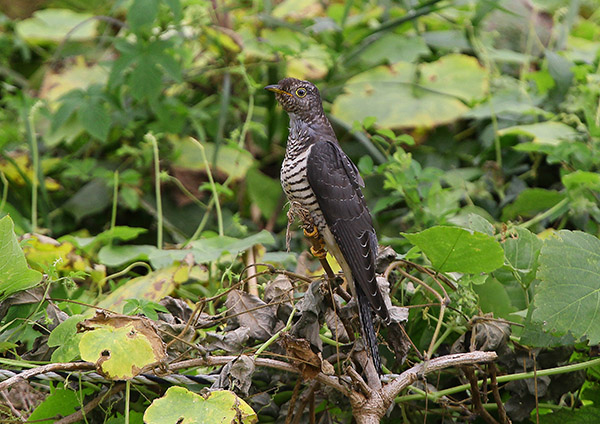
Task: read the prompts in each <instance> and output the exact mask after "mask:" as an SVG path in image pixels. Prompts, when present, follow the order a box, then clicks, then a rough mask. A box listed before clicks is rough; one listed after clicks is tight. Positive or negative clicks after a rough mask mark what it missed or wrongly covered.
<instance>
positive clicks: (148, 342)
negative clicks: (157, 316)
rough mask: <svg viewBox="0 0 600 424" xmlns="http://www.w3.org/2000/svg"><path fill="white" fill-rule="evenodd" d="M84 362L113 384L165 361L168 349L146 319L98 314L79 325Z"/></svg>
mask: <svg viewBox="0 0 600 424" xmlns="http://www.w3.org/2000/svg"><path fill="white" fill-rule="evenodd" d="M78 328H79V329H80V331H83V332H84V333H83V335H82V336H81V340H80V342H79V351H80V353H81V359H83V360H84V361H90V362H94V363H96V369H97V370H98V372H100V373H101V374H103V375H104V376H106V377H107V378H110V379H113V380H126V379H130V378H133V377H135V376H136V375H138V374H139V373H140V372H141V370H142V368H143V367H145V366H146V365H150V364H153V363H155V362H159V361H162V360H163V359H165V358H166V356H167V351H166V346H165V344H164V343H163V341H162V339H161V338H160V336H159V335H158V334H157V330H156V328H155V327H154V324H153V323H152V321H150V320H149V319H147V318H144V317H130V316H124V315H109V314H107V313H105V312H97V313H96V316H95V317H94V318H92V319H88V320H85V321H83V322H81V323H79V324H78Z"/></svg>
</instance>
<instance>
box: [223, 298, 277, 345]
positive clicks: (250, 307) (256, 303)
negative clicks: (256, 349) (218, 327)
mask: <svg viewBox="0 0 600 424" xmlns="http://www.w3.org/2000/svg"><path fill="white" fill-rule="evenodd" d="M225 306H227V316H229V317H231V318H230V319H232V320H233V321H235V322H236V323H237V324H238V325H239V326H240V327H245V328H248V330H250V337H252V338H254V339H257V340H263V341H264V340H267V339H268V338H269V337H271V336H272V335H273V327H274V326H275V322H276V319H277V318H276V315H275V310H274V307H273V306H270V305H268V304H266V303H265V302H263V301H262V300H261V299H260V298H259V297H257V296H254V295H251V294H248V293H246V292H243V291H241V290H232V291H230V292H229V294H228V295H227V300H226V301H225Z"/></svg>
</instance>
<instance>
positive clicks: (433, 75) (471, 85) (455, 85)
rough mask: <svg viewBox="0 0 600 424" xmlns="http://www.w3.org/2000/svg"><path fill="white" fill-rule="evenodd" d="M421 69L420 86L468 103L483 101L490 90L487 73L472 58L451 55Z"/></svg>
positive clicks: (422, 66)
mask: <svg viewBox="0 0 600 424" xmlns="http://www.w3.org/2000/svg"><path fill="white" fill-rule="evenodd" d="M419 69H420V71H421V79H420V85H422V86H423V87H426V88H427V89H429V90H433V91H436V92H438V93H444V94H447V95H449V96H454V97H457V98H459V99H461V100H464V101H466V102H472V101H474V100H476V99H481V98H482V97H484V96H485V93H487V90H488V78H487V73H486V72H485V70H484V69H483V68H482V67H481V65H480V64H479V62H478V61H477V59H476V58H474V57H472V56H466V55H462V54H449V55H446V56H443V57H441V58H440V59H439V60H437V61H435V62H430V63H424V64H422V65H421V66H420V67H419Z"/></svg>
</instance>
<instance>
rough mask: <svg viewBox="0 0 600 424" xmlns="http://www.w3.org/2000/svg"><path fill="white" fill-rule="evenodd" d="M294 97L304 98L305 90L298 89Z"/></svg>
mask: <svg viewBox="0 0 600 424" xmlns="http://www.w3.org/2000/svg"><path fill="white" fill-rule="evenodd" d="M296 96H298V97H300V98H302V97H305V96H306V88H302V87H300V88H299V89H297V90H296Z"/></svg>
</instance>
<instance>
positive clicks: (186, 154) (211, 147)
mask: <svg viewBox="0 0 600 424" xmlns="http://www.w3.org/2000/svg"><path fill="white" fill-rule="evenodd" d="M202 145H203V146H204V149H205V153H206V157H207V158H210V161H211V163H214V164H215V166H216V170H218V171H220V172H224V173H225V174H226V175H228V176H231V177H232V178H234V179H236V180H238V179H240V178H245V177H246V174H247V173H248V170H249V169H250V167H251V166H252V164H253V163H254V157H253V156H252V154H251V153H250V152H249V151H248V150H246V149H240V148H238V147H237V146H236V145H230V146H227V145H225V146H223V145H222V146H220V147H219V149H216V147H215V144H214V143H202ZM176 147H177V149H178V151H179V154H178V155H177V157H176V158H175V160H174V165H175V166H178V167H181V168H186V169H193V170H198V171H203V172H206V167H205V166H204V162H203V160H202V153H201V151H200V149H199V148H198V146H197V145H196V144H195V143H193V142H192V141H190V140H189V139H187V138H185V139H183V140H180V141H179V142H178V143H177V146H176ZM213 158H215V160H214V161H213ZM211 169H212V171H213V172H214V171H215V169H214V168H213V166H211Z"/></svg>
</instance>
